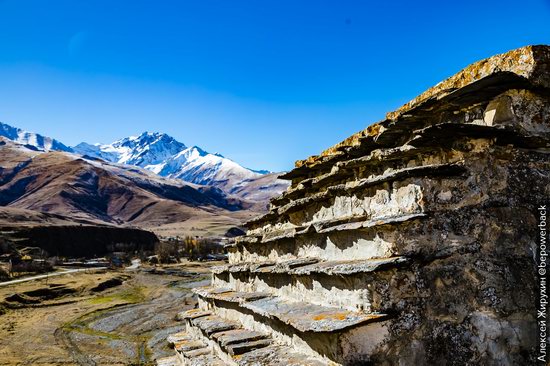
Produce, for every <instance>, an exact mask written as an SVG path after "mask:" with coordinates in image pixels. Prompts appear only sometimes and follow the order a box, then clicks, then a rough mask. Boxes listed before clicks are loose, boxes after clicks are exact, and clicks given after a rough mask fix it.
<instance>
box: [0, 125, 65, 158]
mask: <svg viewBox="0 0 550 366" xmlns="http://www.w3.org/2000/svg"><path fill="white" fill-rule="evenodd" d="M0 136H4V137H6V138H8V139H10V140H12V141H15V142H18V143H20V144H22V145H26V146H31V147H34V148H36V149H38V150H43V151H65V152H72V151H73V150H72V149H71V148H70V147H68V146H65V145H64V144H62V143H61V142H59V141H57V140H56V139H52V138H51V137H47V136H42V135H39V134H37V133H33V132H27V131H24V130H22V129H20V128H17V127H13V126H10V125H8V124H5V123H2V122H0Z"/></svg>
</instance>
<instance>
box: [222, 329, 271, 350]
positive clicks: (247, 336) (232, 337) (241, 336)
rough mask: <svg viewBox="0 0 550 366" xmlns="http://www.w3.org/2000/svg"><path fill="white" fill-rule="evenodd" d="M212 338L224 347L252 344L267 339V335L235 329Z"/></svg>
mask: <svg viewBox="0 0 550 366" xmlns="http://www.w3.org/2000/svg"><path fill="white" fill-rule="evenodd" d="M212 338H214V339H215V340H216V342H218V343H219V344H220V345H221V346H222V347H225V346H227V345H229V344H234V343H241V342H252V341H257V340H259V339H264V338H267V335H266V334H263V333H260V332H256V331H253V330H246V329H234V330H228V331H226V332H220V333H215V334H213V335H212Z"/></svg>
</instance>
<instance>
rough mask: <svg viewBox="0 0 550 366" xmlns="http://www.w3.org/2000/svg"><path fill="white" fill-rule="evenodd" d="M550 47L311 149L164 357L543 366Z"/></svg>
mask: <svg viewBox="0 0 550 366" xmlns="http://www.w3.org/2000/svg"><path fill="white" fill-rule="evenodd" d="M549 143H550V48H549V47H546V46H529V47H524V48H521V49H517V50H513V51H510V52H508V53H505V54H501V55H496V56H493V57H491V58H488V59H486V60H482V61H479V62H477V63H475V64H472V65H470V66H468V67H467V68H465V69H464V70H462V71H460V72H459V73H458V74H456V75H454V76H452V77H450V78H449V79H447V80H445V81H443V82H441V83H439V84H437V85H436V86H434V87H433V88H431V89H429V90H427V91H426V92H424V93H423V94H421V95H420V96H418V97H417V98H415V99H414V100H412V101H411V102H409V103H407V104H406V105H404V106H403V107H401V108H400V109H398V110H397V111H395V112H391V113H388V115H387V117H386V119H385V120H383V121H381V122H379V123H375V124H373V125H371V126H369V127H368V128H367V129H365V130H364V131H360V132H359V133H357V134H355V135H353V136H351V137H349V138H348V139H346V140H345V141H343V142H341V143H339V144H337V145H335V146H333V147H331V148H329V149H328V150H326V151H324V152H323V153H321V154H320V155H318V156H312V157H310V158H308V159H306V160H303V161H298V162H297V163H296V168H295V169H294V170H292V171H290V172H288V173H286V175H285V176H284V177H283V178H285V179H288V180H291V182H292V184H291V186H290V187H289V189H288V190H287V191H286V192H285V193H284V194H282V195H281V196H279V197H277V198H275V199H273V200H272V201H271V205H270V209H269V212H268V213H267V214H265V215H264V216H261V217H258V218H256V219H254V220H252V221H250V222H248V223H247V229H248V231H247V234H246V236H242V237H239V238H237V240H236V241H235V244H233V245H232V246H231V247H230V248H229V250H230V254H229V263H228V264H227V265H225V266H222V267H217V268H215V269H214V271H213V274H212V276H213V277H212V285H211V286H209V287H204V288H198V289H196V294H197V295H198V298H199V308H197V309H194V310H190V311H187V312H182V313H180V314H179V315H178V316H179V318H180V319H181V320H182V321H183V322H185V324H186V325H187V327H186V331H185V332H182V333H178V334H174V335H172V336H170V337H169V342H171V343H172V344H173V345H174V348H175V351H176V356H174V357H171V358H166V359H162V360H159V361H158V363H159V364H161V365H172V364H178V365H179V364H183V365H284V366H287V365H528V364H534V362H535V359H536V355H537V341H538V340H537V334H538V332H537V323H536V319H535V317H536V308H535V306H536V302H535V301H536V294H537V285H536V266H535V252H536V248H537V233H538V231H537V217H536V212H537V207H538V205H540V204H543V203H546V201H548V197H550V159H549V157H550V155H549V152H550V150H549Z"/></svg>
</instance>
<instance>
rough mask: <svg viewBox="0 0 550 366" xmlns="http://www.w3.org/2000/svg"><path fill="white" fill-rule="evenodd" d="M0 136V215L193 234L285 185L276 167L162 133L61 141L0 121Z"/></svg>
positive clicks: (253, 206) (237, 217)
mask: <svg viewBox="0 0 550 366" xmlns="http://www.w3.org/2000/svg"><path fill="white" fill-rule="evenodd" d="M0 136H2V137H0V216H2V215H1V213H2V209H3V210H4V211H6V210H12V211H13V210H23V211H22V212H27V211H25V210H28V211H29V212H38V213H46V214H54V215H59V217H62V218H63V219H64V220H65V219H66V220H68V221H73V222H87V223H95V224H102V225H103V224H105V225H123V226H124V225H125V226H128V225H129V226H135V227H140V228H145V229H149V230H153V231H155V232H156V233H158V234H163V235H172V234H180V233H183V232H185V233H189V232H193V233H194V234H198V235H201V234H203V233H201V230H203V231H205V232H206V231H209V230H210V231H212V230H213V231H216V229H214V227H216V226H219V227H222V228H226V227H231V226H238V225H239V224H240V223H241V222H242V221H243V220H245V219H248V218H250V217H252V216H255V215H256V214H258V213H259V212H261V211H263V210H264V209H265V207H266V205H267V201H268V200H269V198H271V197H272V196H274V195H276V194H279V193H280V192H282V191H283V190H284V189H286V187H287V185H288V184H287V182H286V181H282V180H279V179H278V178H277V177H278V174H276V173H269V172H266V171H254V170H251V169H247V168H244V167H242V166H240V165H239V164H237V163H236V162H234V161H232V160H230V159H227V158H225V157H223V156H222V155H220V154H211V153H208V152H206V151H204V150H202V149H201V148H199V147H197V146H193V147H187V146H186V145H185V144H183V143H181V142H178V141H177V140H175V139H174V138H172V137H170V136H168V135H166V134H163V133H156V132H155V133H149V132H144V133H142V134H141V135H139V136H132V137H127V138H124V139H121V140H118V141H115V142H113V143H111V144H95V145H91V144H87V143H80V144H78V145H76V146H74V147H69V146H67V145H65V144H63V143H61V142H59V141H57V140H55V139H53V138H50V137H46V136H42V135H39V134H36V133H31V132H26V131H23V130H21V129H18V128H16V127H12V126H9V125H7V124H3V123H0ZM2 206H3V207H2ZM12 211H9V212H12ZM27 213H28V212H27ZM9 216H10V215H9V214H6V213H5V215H4V216H3V217H4V218H5V217H9ZM30 216H32V215H29V217H30ZM35 216H36V215H35ZM0 224H1V223H0ZM211 229H212V230H211ZM219 233H220V232H216V234H219Z"/></svg>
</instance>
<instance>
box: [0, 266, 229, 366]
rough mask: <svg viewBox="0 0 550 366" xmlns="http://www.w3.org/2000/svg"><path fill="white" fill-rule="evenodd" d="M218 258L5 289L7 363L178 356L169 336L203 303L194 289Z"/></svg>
mask: <svg viewBox="0 0 550 366" xmlns="http://www.w3.org/2000/svg"><path fill="white" fill-rule="evenodd" d="M213 264H215V263H208V264H203V263H200V264H195V263H188V264H185V265H181V266H176V267H173V266H172V267H170V268H165V269H164V270H165V272H164V273H163V274H158V273H151V272H148V271H147V268H144V269H139V270H134V271H105V272H103V273H97V272H96V273H85V272H84V273H74V274H68V275H65V276H60V277H56V278H50V279H49V280H48V281H46V280H39V281H33V282H25V283H20V284H17V285H13V286H6V287H1V288H0V334H1V335H2V336H1V337H0V365H132V364H134V365H135V364H141V365H144V364H145V365H146V364H152V363H153V360H154V359H156V358H158V357H162V356H166V355H172V354H173V351H172V349H170V348H168V347H167V343H166V336H167V335H169V334H171V333H174V332H177V331H179V330H181V329H182V325H181V324H180V323H178V322H177V321H175V320H174V316H175V315H176V313H177V312H179V311H182V310H185V309H190V308H192V307H194V306H195V303H196V300H194V299H193V298H192V295H191V292H190V289H191V288H192V287H195V286H200V285H204V284H207V283H208V282H209V278H210V277H209V267H210V266H211V265H213ZM218 264H219V263H218ZM157 272H162V270H161V271H157Z"/></svg>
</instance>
